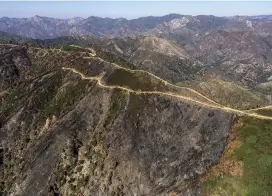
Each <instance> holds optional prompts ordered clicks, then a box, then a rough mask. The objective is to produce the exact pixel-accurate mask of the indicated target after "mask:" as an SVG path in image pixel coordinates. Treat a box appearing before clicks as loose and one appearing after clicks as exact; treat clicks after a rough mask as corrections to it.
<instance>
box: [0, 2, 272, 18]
mask: <svg viewBox="0 0 272 196" xmlns="http://www.w3.org/2000/svg"><path fill="white" fill-rule="evenodd" d="M169 13H178V14H190V15H200V14H206V15H208V14H209V15H216V16H231V15H260V14H272V2H203V1H201V2H196V1H194V2H193V1H191V2H141V1H138V2H128V1H127V2H105V1H103V2H0V17H2V16H8V17H31V16H34V15H40V16H51V17H57V18H70V17H74V16H80V17H88V16H100V17H112V18H118V17H124V18H128V19H131V18H137V17H141V16H150V15H153V16H162V15H166V14H169Z"/></svg>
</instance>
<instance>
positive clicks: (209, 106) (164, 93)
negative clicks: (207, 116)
mask: <svg viewBox="0 0 272 196" xmlns="http://www.w3.org/2000/svg"><path fill="white" fill-rule="evenodd" d="M62 69H63V70H66V71H72V72H73V73H75V74H78V75H80V77H81V79H83V80H94V81H97V84H98V85H99V86H100V87H102V88H106V89H120V90H123V91H127V92H129V93H135V94H154V95H163V96H168V97H174V98H177V99H182V100H185V101H189V102H191V103H194V104H196V105H200V106H202V107H206V108H214V109H219V110H223V111H225V112H229V113H235V114H238V115H240V116H250V117H253V118H258V119H264V120H272V117H271V116H265V115H261V114H256V113H250V112H247V111H244V110H238V109H233V108H230V107H226V106H221V105H216V104H214V105H212V104H208V103H205V102H202V101H198V100H195V99H193V98H191V97H186V96H182V95H178V94H175V93H171V92H160V91H135V90H132V89H129V88H126V87H122V86H114V85H106V84H103V82H102V79H103V74H101V75H99V76H95V77H88V76H86V75H84V74H83V73H81V72H79V71H77V70H76V69H74V68H69V67H62ZM267 107H268V106H267Z"/></svg>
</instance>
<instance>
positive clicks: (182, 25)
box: [0, 14, 272, 39]
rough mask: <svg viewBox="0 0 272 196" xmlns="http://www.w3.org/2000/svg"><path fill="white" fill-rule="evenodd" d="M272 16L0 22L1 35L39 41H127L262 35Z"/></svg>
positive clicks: (15, 19)
mask: <svg viewBox="0 0 272 196" xmlns="http://www.w3.org/2000/svg"><path fill="white" fill-rule="evenodd" d="M271 24H272V16H271V15H267V16H263V15H262V16H234V17H216V16H212V15H208V16H205V15H199V16H190V15H179V14H169V15H166V16H161V17H153V16H148V17H142V18H138V19H132V20H127V19H124V18H118V19H112V18H100V17H94V16H91V17H88V18H80V17H75V18H71V19H57V18H50V17H42V16H34V17H31V18H8V17H3V18H0V31H4V32H8V33H12V34H17V35H21V36H25V37H29V38H35V39H49V38H56V37H60V36H78V35H94V36H99V37H124V36H135V35H154V34H157V35H158V34H171V33H183V35H185V34H186V35H198V34H201V33H205V32H207V31H210V30H213V29H232V30H234V29H235V30H253V29H256V30H257V31H260V29H259V26H260V25H261V26H263V25H268V26H269V27H267V28H266V29H262V30H261V32H260V33H262V34H267V33H268V32H267V31H271Z"/></svg>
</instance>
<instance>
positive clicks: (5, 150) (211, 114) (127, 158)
mask: <svg viewBox="0 0 272 196" xmlns="http://www.w3.org/2000/svg"><path fill="white" fill-rule="evenodd" d="M1 51H5V52H6V53H4V52H2V53H1V55H2V54H4V56H1V57H2V58H4V57H6V55H7V54H9V55H10V56H11V57H9V58H11V59H14V58H15V59H18V61H19V63H18V64H13V66H15V67H16V68H17V69H18V70H19V71H18V74H15V76H16V77H15V78H14V79H13V80H14V81H16V83H14V84H8V83H7V85H5V86H3V87H2V91H6V93H5V94H4V95H2V94H1V98H2V99H1V100H2V101H1V107H0V122H1V123H0V125H1V129H0V137H1V141H2V143H1V165H0V170H1V179H2V182H1V192H2V193H3V194H7V195H10V194H16V195H37V193H38V194H41V195H43V194H46V195H47V194H53V195H58V194H60V195H72V194H84V195H93V194H102V195H108V194H115V195H123V194H125V195H132V193H133V194H139V195H140V194H147V195H166V194H170V193H173V194H174V193H180V192H183V191H185V190H187V189H188V187H190V188H189V189H188V191H189V192H194V191H197V188H196V184H197V183H198V180H199V177H200V175H202V174H203V173H205V172H206V171H207V169H208V168H209V167H210V166H211V165H213V164H215V163H217V161H218V160H219V157H220V155H221V153H222V151H223V149H224V146H225V144H226V139H227V137H228V135H229V134H230V131H231V127H232V124H233V117H232V114H231V113H226V112H224V111H222V110H220V109H211V108H208V107H203V106H201V105H198V104H196V103H194V102H192V101H189V100H185V99H180V98H178V97H176V98H175V97H171V96H167V95H163V94H161V95H160V94H155V93H154V94H152V93H150V94H141V93H140V92H139V93H133V92H132V91H128V90H125V89H122V88H121V87H118V88H117V87H114V88H108V87H103V86H105V85H106V86H112V85H118V86H123V87H126V88H130V89H135V90H137V89H138V90H140V89H142V90H143V91H144V90H145V89H144V88H146V90H150V91H152V89H157V90H158V89H160V91H166V90H167V91H173V92H175V91H177V90H175V89H173V87H168V86H165V84H164V83H162V82H161V81H159V80H157V79H156V78H152V77H151V75H146V76H144V75H143V74H140V73H138V72H137V73H133V72H127V71H125V70H123V69H117V68H116V67H115V66H114V65H112V64H109V63H106V62H98V61H96V60H93V59H89V58H86V55H88V53H86V52H82V51H79V52H75V51H70V52H65V51H60V50H54V49H39V48H32V47H29V48H28V49H26V48H25V47H22V46H10V45H2V46H1ZM18 51H21V52H20V54H21V53H22V55H23V56H24V57H25V58H26V59H29V62H30V63H29V66H27V67H24V69H22V68H21V67H20V66H21V65H23V64H24V58H16V57H17V53H18ZM9 66H11V65H10V64H4V68H7V67H9ZM62 67H67V68H68V67H69V68H75V69H77V70H79V71H81V72H83V73H85V74H86V75H88V76H90V77H91V78H88V79H87V78H86V79H82V78H81V77H80V75H79V74H77V73H74V72H73V71H69V69H68V70H65V69H64V70H63V69H62ZM122 70H123V71H122ZM101 74H102V75H101ZM127 74H129V75H128V76H126V75H127ZM139 74H140V75H139ZM100 77H103V82H102V83H100V80H98V79H99V78H100ZM120 77H122V79H120ZM142 77H146V78H142ZM97 78H98V79H97ZM8 79H9V77H8ZM117 79H118V80H117ZM130 80H133V83H130ZM101 84H102V85H101ZM135 85H136V86H135ZM171 88H172V90H171ZM184 92H185V90H184ZM177 157H179V158H178V159H177ZM169 166H170V167H169ZM189 185H190V186H189Z"/></svg>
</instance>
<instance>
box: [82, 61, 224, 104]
mask: <svg viewBox="0 0 272 196" xmlns="http://www.w3.org/2000/svg"><path fill="white" fill-rule="evenodd" d="M85 59H97V60H99V61H101V62H105V63H110V64H111V65H113V66H115V67H116V68H118V69H123V70H126V71H129V72H132V73H135V72H140V73H145V74H148V75H150V76H152V77H154V78H156V79H157V80H159V81H161V82H162V83H164V85H165V86H172V87H175V88H178V89H185V90H189V91H191V92H193V93H195V94H197V95H199V96H201V97H202V98H204V99H206V100H208V101H210V102H212V103H214V104H216V105H220V104H219V103H217V102H215V101H213V100H211V99H210V98H208V97H206V96H205V95H203V94H201V93H199V92H197V91H196V90H194V89H191V88H188V87H182V86H178V85H175V84H172V83H170V82H168V81H166V80H164V79H162V78H160V77H158V76H156V75H154V74H152V73H150V72H148V71H145V70H140V69H129V68H125V67H122V66H120V65H117V64H116V63H111V62H108V61H105V60H104V59H102V58H100V57H97V56H93V57H85Z"/></svg>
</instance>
